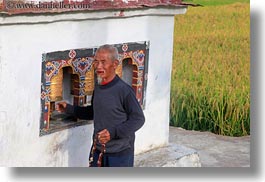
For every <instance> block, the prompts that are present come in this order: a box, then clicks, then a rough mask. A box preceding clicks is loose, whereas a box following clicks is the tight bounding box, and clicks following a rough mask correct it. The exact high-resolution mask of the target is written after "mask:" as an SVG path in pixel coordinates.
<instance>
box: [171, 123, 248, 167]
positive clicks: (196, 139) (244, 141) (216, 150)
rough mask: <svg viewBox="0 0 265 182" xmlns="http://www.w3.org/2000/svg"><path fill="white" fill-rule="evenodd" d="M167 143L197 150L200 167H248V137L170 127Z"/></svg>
mask: <svg viewBox="0 0 265 182" xmlns="http://www.w3.org/2000/svg"><path fill="white" fill-rule="evenodd" d="M169 132H170V137H169V142H170V143H175V144H178V145H183V146H185V147H189V148H192V149H195V150H197V152H198V154H199V157H200V162H201V164H202V167H249V166H250V136H245V137H228V136H219V135H215V134H213V133H210V132H198V131H188V130H184V129H182V128H176V127H170V130H169Z"/></svg>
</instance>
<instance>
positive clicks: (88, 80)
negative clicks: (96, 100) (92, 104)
mask: <svg viewBox="0 0 265 182" xmlns="http://www.w3.org/2000/svg"><path fill="white" fill-rule="evenodd" d="M84 82H85V94H86V95H91V94H92V93H93V90H94V70H93V69H91V70H90V71H88V72H87V73H86V77H85V80H84Z"/></svg>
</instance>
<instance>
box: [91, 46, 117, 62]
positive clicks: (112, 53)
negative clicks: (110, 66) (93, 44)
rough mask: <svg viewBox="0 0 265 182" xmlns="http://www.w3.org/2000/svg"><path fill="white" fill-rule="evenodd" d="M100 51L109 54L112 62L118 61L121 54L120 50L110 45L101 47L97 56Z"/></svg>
mask: <svg viewBox="0 0 265 182" xmlns="http://www.w3.org/2000/svg"><path fill="white" fill-rule="evenodd" d="M100 51H107V52H109V56H110V59H111V60H112V61H115V60H118V59H119V53H118V49H117V48H116V47H114V46H113V45H109V44H105V45H102V46H100V47H99V48H98V49H97V50H96V53H95V55H96V54H97V53H98V52H100Z"/></svg>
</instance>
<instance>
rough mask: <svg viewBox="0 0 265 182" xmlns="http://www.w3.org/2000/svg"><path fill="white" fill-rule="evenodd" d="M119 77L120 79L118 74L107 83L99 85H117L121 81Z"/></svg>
mask: <svg viewBox="0 0 265 182" xmlns="http://www.w3.org/2000/svg"><path fill="white" fill-rule="evenodd" d="M119 79H120V77H119V76H118V75H116V76H115V77H114V79H113V80H111V81H110V82H108V83H105V84H103V85H98V86H99V88H102V89H106V88H110V87H112V86H113V85H115V84H116V83H117V82H118V81H119Z"/></svg>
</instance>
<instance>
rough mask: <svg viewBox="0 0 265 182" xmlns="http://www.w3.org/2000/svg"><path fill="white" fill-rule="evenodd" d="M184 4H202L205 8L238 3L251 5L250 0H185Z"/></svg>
mask: <svg viewBox="0 0 265 182" xmlns="http://www.w3.org/2000/svg"><path fill="white" fill-rule="evenodd" d="M183 2H189V3H193V4H200V5H203V6H219V5H227V4H233V3H237V2H241V3H249V2H250V0H183Z"/></svg>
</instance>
